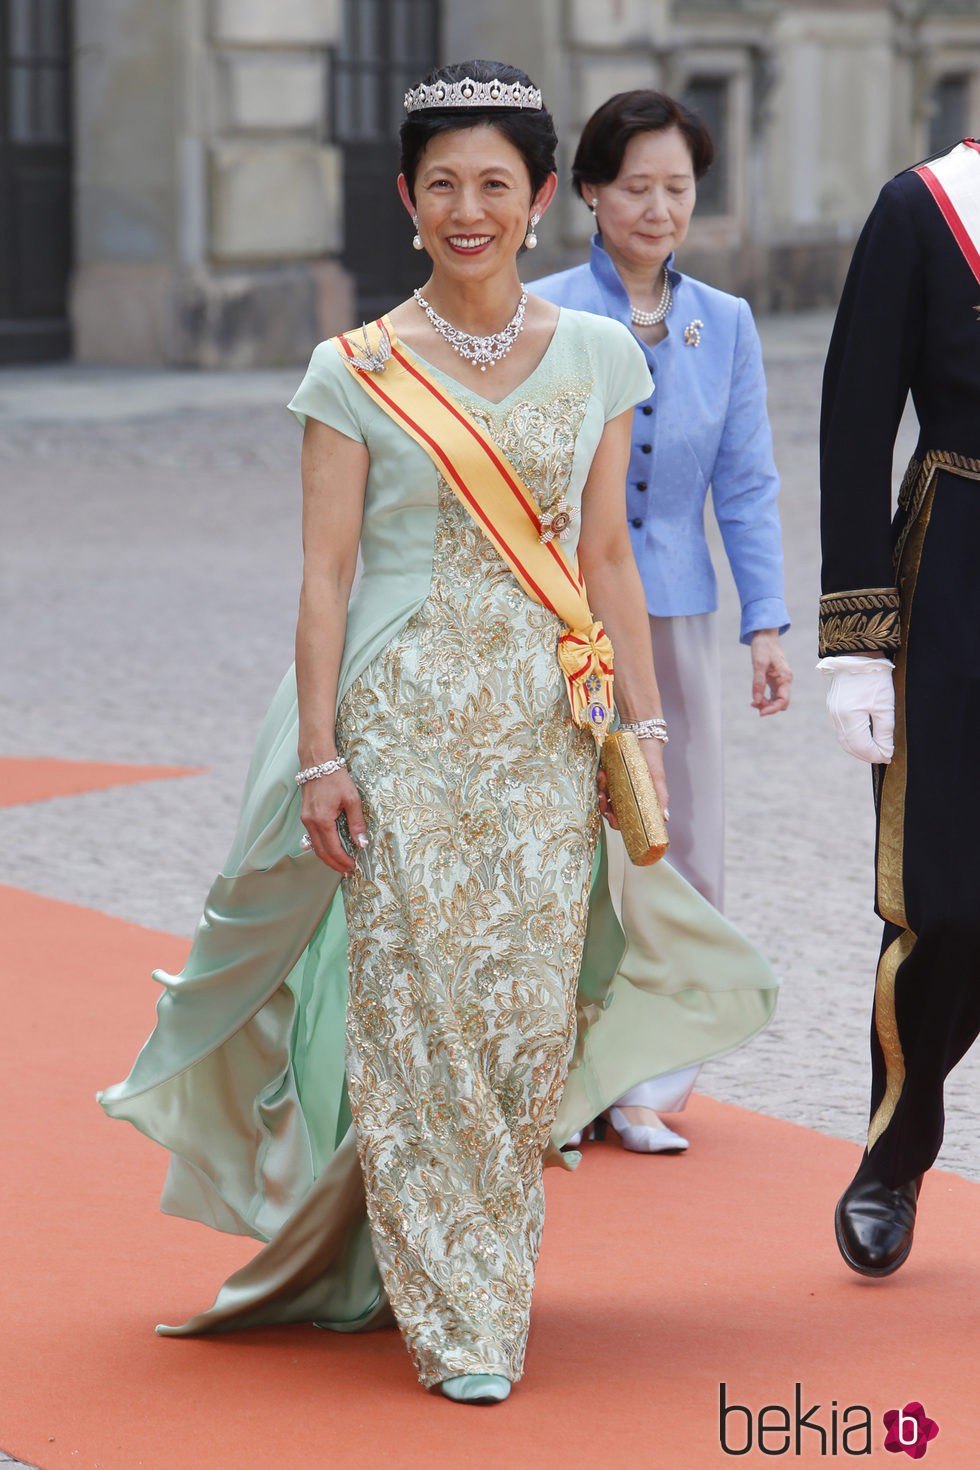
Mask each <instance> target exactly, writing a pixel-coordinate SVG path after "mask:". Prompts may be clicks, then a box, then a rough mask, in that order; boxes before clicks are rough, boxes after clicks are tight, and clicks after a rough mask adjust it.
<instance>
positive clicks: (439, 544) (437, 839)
mask: <svg viewBox="0 0 980 1470" xmlns="http://www.w3.org/2000/svg"><path fill="white" fill-rule="evenodd" d="M539 381H540V375H539ZM565 382H566V384H567V379H566V380H565ZM454 391H458V392H459V394H460V396H461V397H463V398H465V399H466V401H467V407H468V408H469V409H470V411H471V412H472V413H473V414H474V416H475V417H477V418H478V419H479V420H480V421H481V422H482V424H483V425H484V427H485V428H486V429H487V430H488V432H489V433H490V434H491V435H492V437H493V438H494V439H495V440H496V442H497V443H498V444H499V445H500V446H501V447H502V449H503V450H504V452H505V453H506V454H507V455H508V456H509V457H510V459H511V460H512V462H513V463H514V464H515V465H516V466H517V468H518V470H519V471H520V473H521V475H522V476H523V477H524V479H525V480H526V482H527V483H528V484H529V485H530V486H531V488H532V489H533V490H534V492H535V495H536V496H537V498H538V501H539V504H540V505H541V507H542V509H543V510H547V509H548V508H550V506H552V505H553V504H554V503H555V502H556V501H557V500H558V499H559V498H560V497H561V495H562V494H563V493H564V492H565V491H566V490H567V488H568V483H569V476H570V471H571V463H572V454H573V451H574V446H575V438H576V434H577V432H578V429H579V426H580V424H581V421H582V417H583V415H584V412H585V408H586V406H587V402H588V394H589V388H588V384H583V385H580V386H579V385H576V386H574V387H572V388H568V387H566V388H565V390H564V391H563V392H559V394H558V395H557V396H555V397H550V398H548V399H547V401H544V400H542V401H537V400H535V399H533V398H528V399H525V400H521V401H520V402H517V403H514V404H511V402H510V400H505V401H504V403H503V404H502V405H500V406H499V407H497V408H494V407H493V406H492V405H490V404H488V403H486V402H485V400H482V399H479V400H478V399H472V398H470V397H469V396H468V395H466V394H465V390H460V389H455V390H454ZM558 631H559V623H558V620H557V619H556V618H555V616H554V615H553V614H552V613H550V612H548V611H546V610H545V609H544V608H542V607H540V606H538V605H537V604H536V603H533V602H532V601H531V600H530V599H529V598H528V597H527V595H526V594H525V593H524V592H523V591H522V590H521V588H520V587H519V586H518V584H517V582H516V581H515V580H514V578H513V576H512V575H511V573H510V571H509V570H508V568H507V567H506V565H505V564H504V563H503V562H502V561H501V559H500V557H499V555H498V554H497V552H496V551H495V550H494V549H493V547H492V546H491V545H490V543H489V542H488V541H487V540H486V539H485V537H484V536H483V535H482V534H481V533H480V532H479V531H478V530H477V528H476V526H475V525H474V523H473V521H472V520H471V519H470V517H469V515H468V514H467V513H466V512H465V511H464V510H463V508H462V507H461V506H460V505H459V502H458V501H457V500H456V498H455V496H454V495H453V494H452V492H451V490H450V489H449V488H448V486H447V485H446V484H445V483H444V482H442V483H440V487H439V514H438V522H437V528H436V539H435V554H434V562H433V576H432V583H431V588H430V593H429V596H428V598H427V599H426V601H425V603H424V604H423V605H422V607H421V608H420V609H419V611H418V612H417V613H416V614H415V615H414V617H413V618H412V619H411V620H410V621H409V622H408V624H407V625H406V626H405V627H404V628H403V629H402V630H401V632H400V633H399V634H398V635H397V636H396V637H395V639H394V640H393V641H392V642H391V643H390V644H389V645H388V646H387V647H386V648H385V650H384V651H383V653H382V654H380V655H379V656H378V658H376V659H375V661H374V662H373V664H371V665H370V666H369V667H368V668H367V669H366V670H365V672H364V673H363V674H362V676H361V677H360V678H359V679H358V681H357V682H356V683H355V684H354V685H353V686H352V688H351V689H350V691H349V692H348V694H347V695H346V696H345V698H344V700H343V702H342V704H341V708H340V711H339V719H338V738H339V742H340V744H341V748H342V749H343V750H344V751H345V753H346V755H347V758H348V761H349V765H350V769H351V773H352V775H353V777H354V779H355V781H356V782H357V784H358V786H359V788H360V790H361V792H362V794H363V796H364V799H365V810H366V815H367V820H368V830H369V834H370V837H371V846H370V848H369V849H367V851H366V853H365V854H364V855H362V856H361V857H360V858H359V860H358V870H357V872H356V873H355V874H354V876H353V877H352V878H350V879H348V880H345V884H344V901H345V907H346V912H347V924H348V931H349V946H350V948H349V956H350V995H349V1001H348V1019H347V1066H348V1085H349V1091H350V1100H351V1108H352V1111H353V1115H354V1123H355V1128H356V1132H357V1139H358V1148H359V1152H360V1158H361V1167H362V1170H363V1173H364V1181H365V1188H366V1194H367V1204H368V1215H369V1219H370V1223H371V1232H372V1240H373V1244H374V1250H375V1255H376V1257H377V1261H378V1266H379V1269H380V1272H381V1276H382V1280H383V1283H384V1287H385V1290H386V1292H387V1295H388V1298H389V1301H390V1302H391V1306H392V1309H393V1311H394V1314H395V1316H396V1318H397V1321H398V1324H399V1326H400V1328H401V1330H402V1333H403V1334H404V1337H405V1340H406V1343H407V1346H408V1349H409V1351H410V1353H411V1355H412V1357H413V1359H414V1361H415V1364H416V1367H417V1369H418V1372H419V1377H420V1379H421V1381H422V1383H423V1384H425V1385H426V1386H427V1387H428V1386H431V1385H433V1384H435V1383H439V1382H441V1381H442V1380H443V1379H445V1378H449V1377H453V1376H455V1375H457V1374H462V1373H501V1374H503V1375H505V1376H506V1377H507V1378H510V1379H512V1380H516V1379H517V1378H519V1377H520V1376H521V1370H522V1365H523V1360H524V1348H525V1343H526V1339H527V1331H528V1322H529V1312H530V1305H531V1288H532V1284H533V1279H534V1267H535V1262H536V1259H537V1254H538V1248H539V1245H540V1240H541V1229H542V1225H543V1218H544V1194H543V1188H542V1181H541V1164H542V1157H543V1154H544V1151H545V1148H546V1146H547V1143H548V1139H549V1136H550V1133H551V1128H552V1124H553V1122H554V1118H555V1114H556V1112H557V1109H558V1105H559V1102H560V1100H561V1093H562V1088H563V1086H564V1082H565V1076H566V1072H567V1068H568V1063H569V1060H570V1057H571V1052H572V1048H573V1045H574V1039H575V995H576V984H577V979H578V973H579V968H580V962H581V955H582V946H583V942H584V937H585V926H586V918H587V904H588V890H589V880H590V876H591V869H592V858H593V853H594V849H595V843H596V840H597V835H598V825H599V818H598V812H597V807H596V799H595V771H596V756H595V749H594V743H593V741H592V738H591V736H590V735H588V734H587V733H584V732H582V731H580V730H578V729H577V728H576V727H575V726H573V725H572V723H571V720H570V718H569V713H568V704H567V699H566V695H565V688H564V683H563V681H562V678H561V675H560V673H559V669H558V664H557V661H556V657H555V645H556V640H557V635H558Z"/></svg>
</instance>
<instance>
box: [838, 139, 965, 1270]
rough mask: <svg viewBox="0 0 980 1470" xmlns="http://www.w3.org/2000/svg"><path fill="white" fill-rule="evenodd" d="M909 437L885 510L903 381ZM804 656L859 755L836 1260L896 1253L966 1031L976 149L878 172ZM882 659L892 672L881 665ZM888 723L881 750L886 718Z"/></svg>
mask: <svg viewBox="0 0 980 1470" xmlns="http://www.w3.org/2000/svg"><path fill="white" fill-rule="evenodd" d="M910 391H911V393H912V400H913V403H914V406H915V410H916V413H917V416H918V420H919V430H920V432H919V440H918V445H917V447H916V451H915V456H914V458H913V460H912V462H911V463H910V465H909V467H908V471H907V473H906V475H905V480H904V482H903V485H902V489H901V492H900V495H899V506H898V511H897V513H896V515H895V517H894V521H892V515H891V467H892V452H893V449H894V442H895V435H896V432H897V429H898V424H899V420H900V418H901V415H902V411H903V408H904V405H905V402H906V399H907V396H908V394H909V392H910ZM820 441H821V526H822V540H823V576H822V588H823V594H824V595H823V596H822V598H821V605H820V653H821V663H820V665H819V667H821V668H823V669H824V670H825V671H826V672H827V673H828V674H829V676H830V681H831V683H830V692H829V694H828V708H829V709H830V712H831V717H832V719H833V721H834V723H835V725H836V727H837V733H838V739H839V740H840V741H841V744H843V745H844V747H845V749H848V750H850V751H851V753H852V754H855V755H858V756H860V757H861V758H862V759H865V760H868V761H870V762H872V765H873V776H874V794H875V805H876V810H877V855H876V864H877V888H876V909H877V912H878V914H879V916H880V917H881V918H882V919H883V920H884V934H883V938H882V947H881V956H880V959H879V963H878V970H877V976H876V981H875V997H874V1011H873V1017H872V1026H871V1062H872V1085H871V1121H870V1126H869V1130H868V1145H867V1150H866V1152H865V1154H864V1157H863V1159H862V1162H861V1165H860V1168H859V1169H858V1172H857V1174H856V1175H855V1177H854V1179H853V1180H852V1181H851V1183H850V1184H849V1185H848V1187H847V1189H846V1190H845V1192H844V1194H843V1196H842V1198H841V1200H840V1202H839V1204H838V1206H837V1215H836V1231H837V1243H838V1246H839V1248H840V1251H841V1254H842V1255H843V1257H844V1259H845V1261H846V1262H847V1264H848V1265H849V1266H851V1267H852V1268H853V1269H854V1270H855V1271H859V1272H861V1273H862V1274H863V1275H867V1276H885V1275H888V1274H889V1273H890V1272H892V1271H895V1270H897V1269H898V1267H899V1266H901V1264H902V1262H903V1261H904V1260H905V1259H906V1257H907V1256H908V1253H909V1251H910V1249H911V1246H912V1231H913V1228H914V1225H915V1212H916V1204H917V1199H918V1194H919V1189H920V1187H921V1183H922V1176H923V1174H924V1173H925V1171H926V1170H927V1169H928V1168H929V1167H930V1166H931V1165H932V1164H933V1162H934V1161H935V1158H936V1155H937V1153H938V1152H939V1148H940V1145H941V1143H942V1137H943V1123H944V1111H943V1083H944V1080H945V1078H946V1075H947V1073H948V1072H949V1071H950V1070H951V1069H952V1067H953V1066H955V1064H956V1062H957V1061H958V1060H959V1059H960V1057H962V1056H963V1054H964V1053H965V1052H966V1051H967V1050H968V1048H969V1047H970V1046H971V1044H972V1043H973V1041H974V1039H975V1038H976V1036H977V1034H978V1031H980V144H978V143H977V142H976V141H975V140H971V139H968V140H966V141H965V142H964V143H958V144H957V145H956V146H955V148H952V149H950V150H948V152H947V153H944V154H941V155H938V156H937V157H936V158H935V159H930V160H929V161H928V164H927V165H919V166H918V167H917V168H915V169H909V170H908V171H907V172H905V173H902V174H899V175H898V177H897V178H894V179H892V180H891V181H890V183H888V184H886V185H885V187H884V188H883V189H882V191H881V194H880V195H879V197H878V201H877V203H876V205H875V207H874V209H873V211H872V213H871V215H870V217H869V219H868V221H867V224H866V225H865V228H864V231H863V233H862V235H861V238H860V240H859V241H858V244H857V247H856V249H855V252H854V258H853V261H852V263H851V268H850V271H849V273H848V277H847V282H846V285H845V287H844V293H843V296H842V298H841V303H840V308H839V311H838V315H837V322H836V325H835V328H834V334H833V338H832V340H831V344H830V351H829V354H828V357H827V364H826V369H825V373H824V391H823V405H822V416H821V431H820ZM892 661H894V674H892ZM893 719H894V754H892V720H893Z"/></svg>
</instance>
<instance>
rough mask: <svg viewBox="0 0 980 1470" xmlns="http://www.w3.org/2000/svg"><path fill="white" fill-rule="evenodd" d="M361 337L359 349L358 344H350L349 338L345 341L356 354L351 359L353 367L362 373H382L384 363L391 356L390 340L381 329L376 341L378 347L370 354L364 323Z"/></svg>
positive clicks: (369, 344)
mask: <svg viewBox="0 0 980 1470" xmlns="http://www.w3.org/2000/svg"><path fill="white" fill-rule="evenodd" d="M361 336H362V337H363V338H364V346H363V347H361V346H360V344H359V343H354V342H351V339H350V337H348V339H347V340H348V341H349V342H350V344H351V346H352V347H353V348H354V351H355V352H356V354H357V356H356V357H352V358H351V362H352V364H353V366H354V367H356V368H357V369H358V371H359V372H362V373H383V372H384V370H385V363H386V362H387V361H388V359H389V357H390V356H391V338H390V337H389V336H388V333H387V332H386V331H385V329H384V327H382V328H381V336H380V338H379V339H378V345H377V347H376V348H375V350H374V351H373V352H372V351H371V343H370V342H369V341H368V334H367V323H366V322H365V324H364V326H363V327H362V328H361Z"/></svg>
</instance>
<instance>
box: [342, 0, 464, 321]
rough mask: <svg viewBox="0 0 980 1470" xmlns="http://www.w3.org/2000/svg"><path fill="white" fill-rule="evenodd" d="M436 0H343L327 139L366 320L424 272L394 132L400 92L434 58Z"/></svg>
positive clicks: (347, 251)
mask: <svg viewBox="0 0 980 1470" xmlns="http://www.w3.org/2000/svg"><path fill="white" fill-rule="evenodd" d="M439 9H440V7H439V0H345V3H344V26H343V39H342V41H341V44H340V47H339V48H338V50H337V51H336V52H335V54H334V64H333V78H332V82H333V84H332V89H331V90H332V99H333V105H332V118H333V127H332V132H333V137H334V140H335V141H336V142H337V143H339V144H341V146H342V147H343V151H344V253H343V262H344V265H345V266H346V267H347V269H348V270H349V271H350V272H351V273H352V274H353V276H354V278H355V280H356V282H357V311H358V315H359V316H360V317H363V318H364V319H370V318H372V317H376V316H378V315H379V314H380V313H381V312H382V311H387V310H388V309H389V308H390V307H392V306H394V305H395V304H396V303H397V302H398V301H400V300H402V299H403V298H404V297H405V296H407V295H408V294H409V293H410V292H411V289H412V287H413V286H417V285H418V283H419V281H420V280H421V279H422V278H423V276H424V275H425V273H426V272H425V264H426V257H424V256H423V257H420V256H419V255H418V254H417V253H416V252H415V251H413V250H412V247H411V240H412V228H411V221H410V219H409V217H408V215H407V214H406V213H405V209H404V206H403V205H402V203H401V200H400V199H399V198H398V194H397V191H396V188H395V180H396V179H397V177H398V129H399V127H400V125H401V121H402V118H403V117H404V115H405V113H404V97H405V93H406V92H407V90H408V88H409V87H412V86H414V85H415V84H416V83H417V82H418V81H419V79H420V77H422V76H423V75H424V74H425V73H426V72H427V71H431V70H432V68H433V67H434V66H435V65H436V64H437V61H438V55H439Z"/></svg>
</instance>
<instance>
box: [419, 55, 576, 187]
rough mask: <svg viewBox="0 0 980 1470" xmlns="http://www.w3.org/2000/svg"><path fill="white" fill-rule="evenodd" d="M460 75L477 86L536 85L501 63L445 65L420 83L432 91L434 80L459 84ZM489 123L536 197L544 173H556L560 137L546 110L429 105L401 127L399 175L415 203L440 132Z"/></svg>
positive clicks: (519, 71) (473, 62) (477, 62)
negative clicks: (422, 165) (516, 158)
mask: <svg viewBox="0 0 980 1470" xmlns="http://www.w3.org/2000/svg"><path fill="white" fill-rule="evenodd" d="M464 77H472V79H473V80H474V81H475V82H493V81H500V82H506V83H511V82H517V83H519V85H520V86H522V87H533V85H534V83H533V82H532V81H531V78H530V77H529V76H528V75H527V73H526V72H523V71H521V69H520V67H517V66H508V65H507V64H506V62H503V61H454V62H452V63H451V64H450V65H449V66H440V67H437V68H436V70H435V71H430V72H429V74H428V76H426V77H423V78H422V85H423V86H427V87H431V86H434V85H435V84H436V82H461V81H462V80H463V78H464ZM488 124H489V126H490V127H494V128H496V129H497V130H498V131H499V132H501V133H503V135H504V137H505V138H507V139H508V141H509V142H511V143H513V145H514V147H515V148H516V149H517V151H518V153H519V154H520V155H521V157H522V158H523V160H524V164H525V166H526V168H527V171H528V175H529V177H530V180H531V197H532V198H533V197H534V195H535V194H537V192H538V190H539V189H540V188H541V187H542V185H543V184H544V183H545V180H546V179H547V178H548V175H549V174H552V173H554V171H555V149H556V148H557V146H558V138H557V135H556V133H555V124H554V122H553V120H552V117H551V113H550V112H548V111H547V110H546V109H545V108H543V107H542V108H541V110H540V111H534V110H532V109H530V108H525V107H522V108H509V107H486V108H484V107H463V108H449V107H440V108H434V107H433V108H426V109H425V111H424V112H410V113H409V114H408V116H407V117H406V119H405V121H404V122H403V123H402V126H401V134H400V137H401V145H402V156H401V171H402V173H403V174H404V175H405V181H406V183H407V184H408V192H409V195H410V196H411V198H412V202H413V203H414V201H415V175H416V173H417V172H418V167H419V162H420V160H421V158H422V154H423V153H424V151H425V148H426V145H427V144H428V143H429V142H430V141H431V140H432V139H433V138H434V137H436V136H437V134H439V133H450V132H458V131H459V130H460V129H461V128H475V127H485V126H487V125H488Z"/></svg>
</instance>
